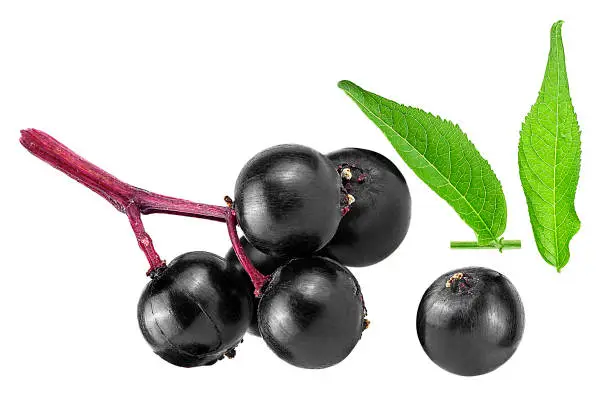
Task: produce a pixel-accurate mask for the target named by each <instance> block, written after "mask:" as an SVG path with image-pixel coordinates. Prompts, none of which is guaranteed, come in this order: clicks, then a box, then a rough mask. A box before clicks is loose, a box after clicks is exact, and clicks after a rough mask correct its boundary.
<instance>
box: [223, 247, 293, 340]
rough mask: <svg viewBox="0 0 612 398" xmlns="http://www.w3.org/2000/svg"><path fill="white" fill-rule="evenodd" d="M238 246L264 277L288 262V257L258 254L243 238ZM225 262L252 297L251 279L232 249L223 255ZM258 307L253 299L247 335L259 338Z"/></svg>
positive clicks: (257, 303) (254, 298)
mask: <svg viewBox="0 0 612 398" xmlns="http://www.w3.org/2000/svg"><path fill="white" fill-rule="evenodd" d="M240 244H241V245H242V247H243V248H244V252H245V253H246V255H247V257H248V258H249V260H251V263H252V264H253V265H254V266H255V268H257V270H258V271H259V272H261V273H262V274H264V275H271V274H272V273H274V271H276V270H277V269H278V268H279V267H280V266H282V265H285V264H287V263H288V262H289V260H290V258H288V257H275V256H270V255H268V254H265V253H262V252H260V251H259V250H257V249H256V248H254V247H253V245H251V244H250V243H249V241H248V240H246V238H245V237H244V236H243V237H242V238H240ZM225 261H227V264H228V265H229V266H231V267H235V268H236V269H237V270H238V272H239V273H241V274H242V276H243V278H244V283H245V284H246V285H247V286H248V287H249V291H250V293H251V295H254V291H255V289H254V288H253V284H252V283H251V279H250V278H249V275H248V274H247V273H246V271H245V270H244V268H243V267H242V265H241V264H240V261H239V260H238V257H236V252H235V251H234V249H233V248H231V247H230V249H229V250H228V251H227V254H226V255H225ZM258 306H259V298H257V297H253V315H252V317H251V324H250V325H249V333H251V334H253V335H255V336H260V337H261V334H260V333H259V323H258V322H257V307H258Z"/></svg>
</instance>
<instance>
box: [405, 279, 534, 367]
mask: <svg viewBox="0 0 612 398" xmlns="http://www.w3.org/2000/svg"><path fill="white" fill-rule="evenodd" d="M524 327H525V313H524V310H523V304H522V303H521V298H520V297H519V294H518V292H517V291H516V289H515V288H514V286H513V285H512V283H510V281H509V280H508V279H506V277H504V276H503V275H502V274H500V273H499V272H496V271H493V270H490V269H487V268H464V269H459V270H455V271H451V272H449V273H446V274H444V275H442V276H440V277H439V278H438V279H436V281H435V282H434V283H433V284H432V285H431V286H430V287H429V289H427V291H426V292H425V294H424V295H423V298H422V300H421V304H420V305H419V310H418V314H417V333H418V336H419V341H420V342H421V345H422V346H423V349H424V350H425V353H427V355H428V356H429V358H431V360H432V361H434V362H435V363H436V364H437V365H438V366H440V367H442V368H443V369H446V370H447V371H449V372H451V373H455V374H458V375H462V376H477V375H481V374H484V373H488V372H491V371H492V370H495V369H497V368H498V367H499V366H501V365H502V364H504V363H505V362H506V361H507V360H508V359H509V358H510V357H511V356H512V354H514V351H516V348H517V347H518V345H519V343H520V341H521V337H522V336H523V329H524Z"/></svg>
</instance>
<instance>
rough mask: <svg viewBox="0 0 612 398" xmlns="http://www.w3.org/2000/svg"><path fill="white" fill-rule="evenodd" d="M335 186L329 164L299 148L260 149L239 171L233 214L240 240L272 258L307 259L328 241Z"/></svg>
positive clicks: (337, 199) (335, 213) (337, 204)
mask: <svg viewBox="0 0 612 398" xmlns="http://www.w3.org/2000/svg"><path fill="white" fill-rule="evenodd" d="M341 186H342V184H341V181H340V176H339V175H338V173H337V172H336V170H335V168H334V166H333V165H332V163H331V161H330V160H329V159H328V158H327V157H325V156H324V155H322V154H320V153H319V152H317V151H315V150H313V149H310V148H308V147H305V146H301V145H279V146H275V147H272V148H269V149H266V150H264V151H262V152H260V153H258V154H257V155H255V157H253V158H252V159H251V160H249V161H248V162H247V164H246V165H245V166H244V167H243V169H242V171H241V172H240V175H239V176H238V179H237V181H236V187H235V192H234V194H235V202H234V205H235V209H236V214H237V218H238V222H239V224H240V227H241V228H242V230H243V232H244V234H245V236H246V237H247V239H248V240H249V242H251V244H253V246H255V247H256V248H257V249H258V250H260V251H262V252H264V253H267V254H271V255H274V256H280V257H282V256H302V255H309V254H311V253H313V252H315V251H317V250H319V249H321V248H322V247H323V246H325V244H326V243H327V242H329V241H330V239H331V238H332V237H333V236H334V233H335V232H336V229H337V228H338V224H339V223H340V219H341V217H342V214H341V200H342V194H341Z"/></svg>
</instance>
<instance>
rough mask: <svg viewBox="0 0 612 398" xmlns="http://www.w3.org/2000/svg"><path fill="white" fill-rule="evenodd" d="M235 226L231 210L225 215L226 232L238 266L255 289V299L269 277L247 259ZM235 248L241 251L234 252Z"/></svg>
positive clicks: (234, 214)
mask: <svg viewBox="0 0 612 398" xmlns="http://www.w3.org/2000/svg"><path fill="white" fill-rule="evenodd" d="M236 225H238V221H237V220H236V212H235V211H234V210H233V209H232V210H231V211H230V212H229V213H228V214H227V232H228V233H229V237H230V240H231V241H232V247H233V248H234V252H235V253H236V257H238V260H240V264H242V266H243V267H244V270H245V271H246V273H247V274H249V276H250V277H251V282H253V287H255V297H260V296H261V289H262V288H263V287H264V286H265V285H266V283H267V282H268V281H269V280H270V276H269V275H263V274H262V273H261V272H259V271H258V270H257V268H255V266H253V264H252V263H251V261H249V258H248V257H247V255H246V253H245V252H244V249H243V248H242V245H241V244H240V238H239V237H238V232H237V231H236ZM236 247H240V249H241V250H236Z"/></svg>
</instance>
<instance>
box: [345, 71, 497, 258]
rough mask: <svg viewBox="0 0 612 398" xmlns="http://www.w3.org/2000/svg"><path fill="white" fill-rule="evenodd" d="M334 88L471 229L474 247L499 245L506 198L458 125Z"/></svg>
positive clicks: (350, 87) (349, 86) (352, 87)
mask: <svg viewBox="0 0 612 398" xmlns="http://www.w3.org/2000/svg"><path fill="white" fill-rule="evenodd" d="M338 86H339V87H340V88H341V89H342V90H344V91H345V92H346V94H348V96H349V97H351V99H353V101H355V103H356V104H357V106H359V108H361V110H362V111H363V112H364V113H365V114H366V116H367V117H368V118H370V120H372V121H373V122H374V124H376V125H377V126H378V127H379V128H380V129H381V130H382V132H383V133H384V134H385V136H386V137H387V138H388V139H389V141H390V142H391V145H393V147H394V148H395V150H396V151H397V152H398V153H399V155H400V156H401V157H402V159H403V160H404V161H405V162H406V164H407V165H408V166H410V168H411V169H412V170H413V171H414V172H415V174H416V175H417V176H418V177H419V178H420V179H421V180H423V182H425V183H426V184H427V185H428V186H429V187H430V188H431V189H432V190H434V192H436V193H437V194H438V195H440V197H441V198H442V199H444V200H446V201H447V202H448V204H450V205H451V206H452V207H453V208H454V209H455V211H456V212H457V213H458V214H459V216H460V217H461V218H462V219H463V221H465V222H466V223H467V224H468V225H469V226H470V227H471V228H472V229H473V230H474V232H475V233H476V236H477V238H478V245H480V246H486V245H490V246H491V247H497V248H501V247H502V246H503V244H502V241H501V238H500V236H501V234H502V233H503V232H504V230H505V229H506V199H505V197H504V193H503V191H502V187H501V184H500V182H499V180H498V179H497V177H496V176H495V173H493V170H492V169H491V166H489V163H488V162H487V161H486V160H485V159H483V157H482V156H480V153H479V152H478V150H477V149H476V147H475V146H474V144H472V143H471V142H470V140H469V139H468V138H467V136H466V135H465V133H463V132H462V131H461V129H460V128H459V126H457V125H455V124H453V123H451V122H449V121H446V120H443V119H441V118H439V117H438V116H434V115H432V114H431V113H427V112H424V111H422V110H420V109H417V108H412V107H406V106H404V105H400V104H397V103H395V102H393V101H391V100H388V99H385V98H383V97H380V96H378V95H376V94H373V93H370V92H368V91H366V90H364V89H362V88H361V87H359V86H357V85H356V84H354V83H351V82H349V81H346V80H345V81H341V82H340V83H338ZM464 247H465V246H464ZM471 247H474V246H471Z"/></svg>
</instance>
